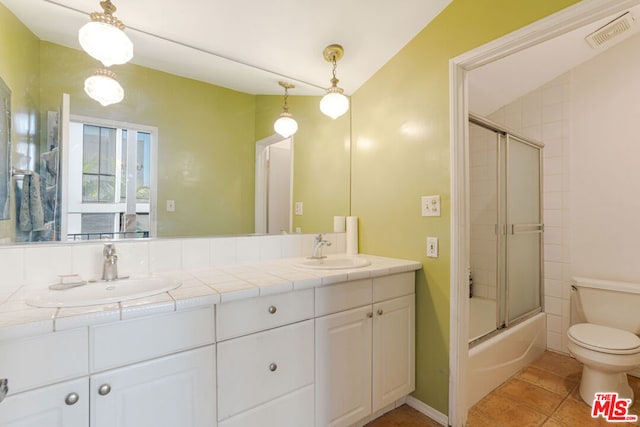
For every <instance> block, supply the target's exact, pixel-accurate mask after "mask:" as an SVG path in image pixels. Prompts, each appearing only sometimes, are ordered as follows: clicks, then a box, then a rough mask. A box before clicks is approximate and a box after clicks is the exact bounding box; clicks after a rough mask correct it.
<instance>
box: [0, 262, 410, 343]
mask: <svg viewBox="0 0 640 427" xmlns="http://www.w3.org/2000/svg"><path fill="white" fill-rule="evenodd" d="M359 256H361V257H364V258H367V259H369V260H370V261H371V264H370V265H368V266H366V267H362V268H356V269H348V270H344V269H341V270H309V269H303V268H300V267H297V266H296V264H297V263H300V262H301V261H303V260H304V259H305V258H282V259H273V260H265V261H250V262H240V263H237V264H232V265H226V266H218V267H207V268H188V267H190V266H184V267H183V269H181V270H174V271H163V272H160V273H155V274H151V275H152V276H161V277H171V278H174V279H177V280H179V281H181V282H182V285H181V286H180V287H179V288H177V289H174V290H172V291H168V292H165V293H162V294H158V295H155V296H151V297H146V298H140V299H134V300H128V301H123V302H120V303H112V304H108V305H95V306H86V307H76V308H35V307H31V306H29V305H27V304H26V303H25V298H26V297H27V295H28V294H29V292H31V291H32V290H33V287H32V286H28V285H24V286H21V287H19V288H18V289H17V290H16V291H15V292H13V293H12V294H11V295H9V296H8V297H7V298H6V299H4V300H0V339H4V338H13V337H18V336H25V335H33V334H40V333H46V332H52V331H60V330H65V329H70V328H75V327H79V326H88V325H95V324H99V323H105V322H114V321H118V320H125V319H132V318H136V317H141V316H147V315H152V314H159V313H164V312H171V311H177V310H181V309H184V308H190V307H195V306H202V305H209V304H224V303H226V302H229V301H235V300H239V299H244V298H252V297H257V296H263V295H270V294H276V293H283V292H290V291H294V290H301V289H308V288H313V287H318V286H326V285H331V284H334V283H339V282H345V281H350V280H358V279H364V278H369V277H379V276H386V275H389V274H395V273H402V272H407V271H415V270H419V269H420V268H422V264H421V263H419V262H416V261H408V260H401V259H395V258H385V257H378V256H371V255H363V254H361V255H359ZM0 274H1V273H0ZM86 286H91V284H89V285H86ZM39 288H40V289H41V288H42V286H39ZM60 292H64V291H60Z"/></svg>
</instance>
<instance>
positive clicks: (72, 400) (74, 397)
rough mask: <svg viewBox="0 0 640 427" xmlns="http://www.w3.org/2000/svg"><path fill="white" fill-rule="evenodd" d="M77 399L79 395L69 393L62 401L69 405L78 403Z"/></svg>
mask: <svg viewBox="0 0 640 427" xmlns="http://www.w3.org/2000/svg"><path fill="white" fill-rule="evenodd" d="M78 400H80V396H79V395H78V393H69V394H67V397H65V398H64V403H66V404H67V405H69V406H71V405H75V404H76V403H78Z"/></svg>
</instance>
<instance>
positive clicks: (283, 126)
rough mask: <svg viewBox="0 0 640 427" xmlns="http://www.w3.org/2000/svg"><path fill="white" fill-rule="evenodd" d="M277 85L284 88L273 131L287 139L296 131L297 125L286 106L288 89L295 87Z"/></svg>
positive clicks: (284, 83)
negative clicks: (280, 111) (280, 108)
mask: <svg viewBox="0 0 640 427" xmlns="http://www.w3.org/2000/svg"><path fill="white" fill-rule="evenodd" d="M278 84H279V85H280V86H282V87H283V88H284V104H283V105H282V113H280V117H278V120H276V121H275V123H274V124H273V129H274V130H275V131H276V132H277V133H278V134H279V135H280V136H282V137H283V138H288V137H290V136H291V135H293V134H294V133H296V132H297V131H298V123H297V122H296V121H295V119H294V118H293V115H291V113H290V112H289V106H288V105H287V98H288V97H289V89H293V88H294V87H295V86H294V85H292V84H291V83H286V82H278Z"/></svg>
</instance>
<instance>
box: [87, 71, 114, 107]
mask: <svg viewBox="0 0 640 427" xmlns="http://www.w3.org/2000/svg"><path fill="white" fill-rule="evenodd" d="M84 91H85V92H86V93H87V95H89V96H90V97H91V98H93V99H95V100H96V101H98V102H99V103H100V104H101V105H102V106H103V107H106V106H107V105H111V104H116V103H118V102H120V101H122V100H123V99H124V89H122V86H120V83H118V81H117V80H116V75H115V73H114V72H113V71H111V70H107V69H106V68H100V69H98V70H96V72H95V73H94V75H93V76H91V77H89V78H87V79H86V80H85V81H84Z"/></svg>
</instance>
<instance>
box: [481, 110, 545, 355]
mask: <svg viewBox="0 0 640 427" xmlns="http://www.w3.org/2000/svg"><path fill="white" fill-rule="evenodd" d="M469 123H473V124H476V125H478V126H481V127H483V128H485V129H488V130H491V131H493V132H495V133H496V145H497V147H496V165H497V167H496V173H497V176H496V185H497V188H496V194H497V195H498V197H497V198H496V212H497V213H498V218H497V223H496V225H495V232H496V236H497V239H496V243H497V244H496V246H497V248H496V251H497V257H496V288H497V289H496V330H495V331H493V332H489V333H488V334H486V335H484V336H482V337H479V338H478V339H476V340H474V341H472V342H471V343H469V344H470V345H471V346H473V345H475V344H476V343H479V342H482V341H484V340H486V339H487V338H490V337H492V336H494V335H495V334H496V333H497V332H498V331H499V330H500V329H504V328H507V327H509V326H512V325H515V324H518V323H520V322H522V321H524V320H526V319H528V318H530V317H532V316H534V315H536V314H538V313H540V312H541V311H544V225H543V221H542V218H543V212H544V206H543V203H544V200H543V188H544V187H543V184H544V183H543V155H542V149H543V148H544V144H542V143H540V142H536V141H533V140H531V139H529V138H526V137H523V136H521V135H518V134H517V133H516V132H514V131H512V130H510V129H508V128H506V127H504V126H502V125H500V124H498V123H495V122H493V121H491V120H488V119H486V118H484V117H482V116H478V115H476V114H473V113H469ZM512 140H513V141H515V142H517V143H522V144H525V145H528V146H530V147H533V148H535V149H536V150H537V151H538V171H539V173H538V178H539V183H538V189H539V191H538V207H539V212H538V218H539V221H540V222H539V223H537V224H511V223H510V222H509V217H508V209H507V197H508V193H509V191H508V186H509V180H508V176H509V142H510V141H512ZM518 227H523V228H525V230H524V231H517V230H516V228H518ZM531 233H536V234H540V241H539V255H538V256H539V260H540V262H539V272H538V274H539V276H538V278H539V283H538V292H539V296H538V298H539V304H538V306H537V307H534V308H533V309H532V310H529V311H527V312H525V313H523V314H521V315H520V316H518V317H516V318H514V319H511V320H510V319H509V317H510V315H509V314H510V304H509V286H508V285H507V278H508V277H509V262H508V257H509V240H510V239H509V236H510V235H515V234H531ZM503 254H504V255H503Z"/></svg>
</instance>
